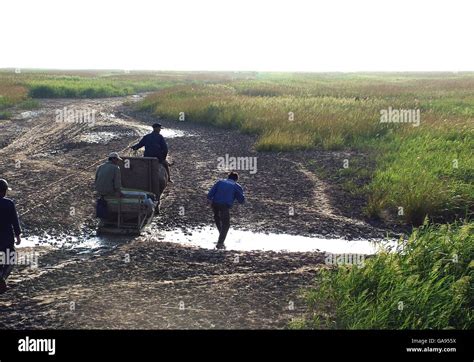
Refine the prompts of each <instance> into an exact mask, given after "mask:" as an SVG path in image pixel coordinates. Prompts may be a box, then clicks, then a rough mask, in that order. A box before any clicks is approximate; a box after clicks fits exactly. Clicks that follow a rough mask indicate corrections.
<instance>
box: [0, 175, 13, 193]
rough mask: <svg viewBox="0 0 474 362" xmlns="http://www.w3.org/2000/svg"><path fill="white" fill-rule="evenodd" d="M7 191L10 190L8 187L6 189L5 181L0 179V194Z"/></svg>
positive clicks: (6, 183)
mask: <svg viewBox="0 0 474 362" xmlns="http://www.w3.org/2000/svg"><path fill="white" fill-rule="evenodd" d="M7 190H11V188H10V187H8V182H7V180H5V179H3V178H0V192H4V191H7Z"/></svg>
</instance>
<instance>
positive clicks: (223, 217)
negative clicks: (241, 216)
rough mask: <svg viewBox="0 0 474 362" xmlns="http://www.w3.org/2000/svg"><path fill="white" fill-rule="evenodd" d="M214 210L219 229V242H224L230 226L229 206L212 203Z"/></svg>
mask: <svg viewBox="0 0 474 362" xmlns="http://www.w3.org/2000/svg"><path fill="white" fill-rule="evenodd" d="M212 210H213V211H214V220H215V222H216V226H217V230H219V240H218V243H219V244H224V240H225V238H226V236H227V232H228V231H229V228H230V212H229V206H227V205H224V204H216V203H212Z"/></svg>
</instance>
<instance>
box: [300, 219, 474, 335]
mask: <svg viewBox="0 0 474 362" xmlns="http://www.w3.org/2000/svg"><path fill="white" fill-rule="evenodd" d="M473 277H474V223H472V222H470V223H469V222H466V223H463V224H453V225H447V224H446V225H438V226H436V225H428V224H424V225H423V226H422V227H420V228H419V229H416V230H414V231H413V233H412V234H411V236H410V237H409V239H408V241H407V242H406V243H405V244H404V246H403V251H402V252H398V253H394V252H382V253H379V254H377V255H376V256H374V257H371V258H368V259H366V260H365V263H364V265H363V267H358V266H339V267H338V268H331V269H325V270H322V271H321V272H320V274H319V276H318V278H317V283H318V285H317V287H315V288H313V289H310V290H308V291H307V292H306V300H307V302H308V305H309V306H310V315H309V316H308V317H307V318H306V319H304V320H299V321H295V322H294V323H293V327H295V328H336V329H451V328H455V329H472V328H473V327H474V311H473V307H474V305H473V300H474V288H473Z"/></svg>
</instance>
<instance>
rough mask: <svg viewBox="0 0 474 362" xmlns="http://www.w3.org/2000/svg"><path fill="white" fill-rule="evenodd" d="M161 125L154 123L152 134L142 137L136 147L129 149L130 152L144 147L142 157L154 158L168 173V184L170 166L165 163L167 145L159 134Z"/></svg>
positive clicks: (169, 180)
mask: <svg viewBox="0 0 474 362" xmlns="http://www.w3.org/2000/svg"><path fill="white" fill-rule="evenodd" d="M161 128H162V126H161V124H159V123H155V124H154V125H153V132H151V133H149V134H147V135H145V136H143V138H142V139H141V140H140V142H138V143H137V144H136V145H133V146H132V147H131V149H132V150H134V151H136V150H139V149H140V148H142V147H143V146H145V152H144V154H143V156H144V157H156V158H158V160H159V161H160V163H161V164H163V166H165V168H166V172H168V182H171V183H173V181H171V175H170V166H169V163H168V161H166V156H168V145H167V144H166V141H165V138H164V137H163V136H162V135H161V134H160V132H161Z"/></svg>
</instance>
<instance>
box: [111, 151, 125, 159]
mask: <svg viewBox="0 0 474 362" xmlns="http://www.w3.org/2000/svg"><path fill="white" fill-rule="evenodd" d="M109 158H116V159H118V160H122V159H121V158H120V156H119V154H118V153H117V152H111V153H109Z"/></svg>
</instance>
